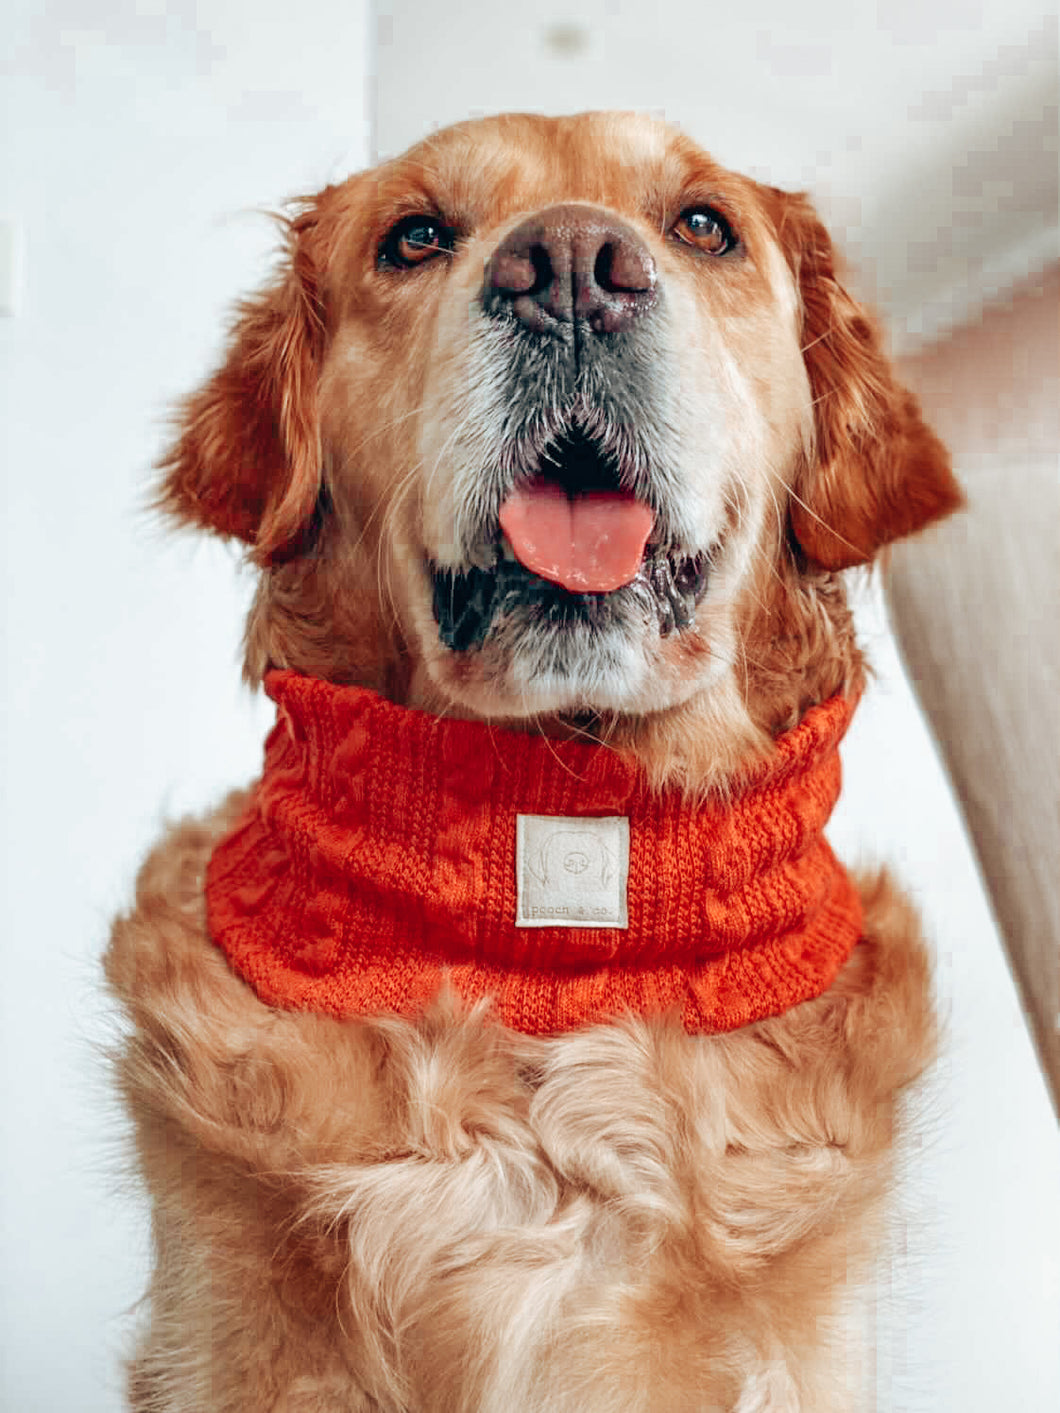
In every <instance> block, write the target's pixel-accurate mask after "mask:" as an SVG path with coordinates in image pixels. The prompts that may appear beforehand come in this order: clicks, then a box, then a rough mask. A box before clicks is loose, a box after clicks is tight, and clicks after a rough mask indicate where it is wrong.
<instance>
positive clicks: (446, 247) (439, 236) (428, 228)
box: [379, 216, 455, 270]
mask: <svg viewBox="0 0 1060 1413" xmlns="http://www.w3.org/2000/svg"><path fill="white" fill-rule="evenodd" d="M454 244H455V237H454V235H453V232H452V231H451V230H450V229H449V227H448V226H446V225H443V223H442V222H441V221H439V220H438V218H437V217H436V216H404V217H403V218H402V219H401V220H400V221H398V223H397V225H396V226H392V227H391V229H390V230H389V231H388V232H387V234H386V236H385V237H384V239H383V243H382V245H381V246H380V247H379V264H380V265H390V266H393V268H394V269H397V270H411V269H412V267H413V266H414V265H422V264H424V263H425V262H426V261H427V260H433V259H434V257H435V256H436V255H444V254H449V253H450V252H451V251H452V249H453V246H454Z"/></svg>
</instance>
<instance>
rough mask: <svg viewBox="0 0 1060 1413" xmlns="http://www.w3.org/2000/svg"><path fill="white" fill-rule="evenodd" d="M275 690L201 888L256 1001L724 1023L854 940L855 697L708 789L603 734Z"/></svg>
mask: <svg viewBox="0 0 1060 1413" xmlns="http://www.w3.org/2000/svg"><path fill="white" fill-rule="evenodd" d="M266 690H267V691H268V693H269V695H270V696H271V697H272V698H273V699H274V700H275V701H276V703H277V705H278V721H277V725H276V726H275V728H274V729H273V730H272V732H271V733H270V735H269V738H268V741H267V743H266V748H265V769H264V773H263V775H262V778H261V779H260V780H259V781H258V783H257V785H256V786H255V788H254V790H253V793H252V797H251V800H250V803H249V805H248V808H247V810H246V812H245V814H244V815H243V817H242V819H241V820H240V821H239V823H238V824H237V825H236V827H235V829H234V830H233V831H232V833H231V834H230V835H229V836H228V837H227V838H226V839H225V840H223V841H222V843H221V844H220V845H219V846H218V847H217V849H216V850H215V852H214V854H213V857H212V859H211V860H210V864H209V867H208V870H207V882H206V900H207V911H208V919H209V926H210V930H211V933H212V935H213V937H214V939H215V940H216V941H217V943H218V944H219V946H220V947H221V948H222V949H223V950H224V952H225V953H226V954H227V956H228V959H229V961H230V962H231V964H232V966H233V967H234V968H235V970H236V971H237V972H239V973H240V975H242V976H243V977H244V978H245V979H246V980H247V981H248V982H249V983H250V985H251V986H253V988H254V989H255V991H256V992H257V994H258V995H259V996H260V998H261V999H262V1000H263V1001H265V1002H267V1003H268V1004H270V1005H276V1006H285V1007H294V1008H299V1009H312V1010H318V1011H327V1012H330V1013H332V1014H334V1015H338V1016H355V1015H368V1014H379V1013H383V1012H398V1013H400V1014H404V1015H413V1014H415V1013H416V1012H417V1011H418V1010H419V1009H421V1008H422V1006H423V1005H424V1004H425V1003H426V1002H427V1001H428V1000H429V999H430V998H431V997H432V996H433V995H434V994H435V993H436V992H437V991H438V989H439V987H440V986H441V985H442V984H443V981H444V980H445V979H446V978H447V979H448V981H449V982H450V984H451V985H452V987H453V988H454V989H455V990H456V991H457V992H458V993H459V994H460V995H461V996H463V997H464V998H466V999H468V1000H473V999H477V998H479V997H483V996H488V997H491V998H493V1001H494V1003H495V1008H496V1014H497V1016H498V1017H499V1018H500V1020H502V1021H503V1022H504V1023H505V1024H506V1025H509V1026H512V1027H514V1028H515V1029H516V1030H521V1031H525V1032H529V1033H531V1034H548V1033H554V1032H558V1031H563V1030H569V1029H571V1028H573V1027H575V1026H580V1025H585V1024H587V1023H590V1022H594V1021H606V1020H609V1019H611V1018H613V1017H615V1016H617V1015H621V1014H623V1013H627V1012H633V1013H635V1014H638V1015H646V1014H653V1013H660V1012H673V1013H675V1014H676V1015H678V1016H679V1017H680V1019H681V1021H682V1022H683V1024H684V1026H685V1028H686V1029H687V1030H689V1031H693V1032H695V1031H719V1030H731V1029H734V1028H735V1027H736V1026H740V1025H746V1024H748V1023H749V1022H751V1021H754V1020H758V1019H761V1018H762V1017H764V1016H769V1015H776V1014H779V1013H780V1012H782V1011H785V1010H787V1009H788V1008H789V1007H791V1006H794V1005H797V1004H798V1003H799V1002H800V1001H805V1000H808V999H809V998H811V997H813V996H818V995H820V994H821V993H822V992H823V991H825V990H826V989H827V988H828V986H829V985H830V984H831V982H832V980H833V979H834V977H835V975H836V973H837V971H838V970H839V968H840V966H841V965H842V964H843V962H844V961H845V960H846V958H847V957H848V956H849V954H850V952H851V950H852V949H853V947H854V945H855V943H856V942H857V940H858V938H859V936H860V935H861V906H860V900H859V898H858V894H857V892H856V890H855V888H854V886H853V884H852V883H851V881H850V879H849V877H848V876H847V873H846V871H845V870H844V869H843V867H842V865H840V864H839V863H838V862H837V861H836V859H835V857H834V855H833V854H832V851H831V849H830V848H829V846H828V844H827V842H826V841H825V839H824V837H823V834H822V830H823V828H824V825H825V823H826V822H827V820H828V816H829V814H830V813H831V811H832V807H833V805H834V804H835V801H836V797H837V796H838V793H839V756H838V750H837V747H838V744H839V741H840V739H841V737H842V736H843V733H844V731H845V730H846V727H847V725H848V723H849V721H850V717H851V713H852V711H853V704H852V703H851V702H850V701H848V700H846V699H845V698H842V697H833V698H832V699H831V700H830V701H828V702H825V703H824V704H823V705H821V706H818V707H814V708H813V709H812V710H811V711H810V712H809V713H808V714H807V715H806V717H805V718H804V720H803V721H802V722H801V723H800V724H799V725H798V726H797V727H796V728H795V729H794V730H792V731H789V732H787V733H786V734H785V735H783V736H781V737H780V738H779V739H778V740H777V742H776V749H775V752H774V753H773V755H772V756H771V757H770V759H769V760H768V761H767V762H766V763H765V764H763V765H759V766H756V767H755V768H753V769H751V770H749V771H748V772H747V773H746V774H745V775H744V776H743V777H742V778H741V779H740V780H738V781H737V782H736V783H735V784H734V785H733V788H732V790H731V791H730V793H729V796H728V798H727V799H725V800H724V801H720V800H713V799H712V800H708V801H707V802H706V803H705V804H700V803H690V802H689V801H688V800H687V799H685V798H684V797H683V796H682V795H681V794H680V793H679V792H678V791H676V790H673V791H670V790H664V791H661V792H660V791H653V790H651V789H650V788H649V786H648V784H647V782H646V780H645V779H644V776H643V775H642V773H641V772H640V770H639V769H638V767H637V766H636V764H635V763H634V762H633V761H631V760H629V759H627V758H624V757H622V756H620V755H618V754H616V753H615V752H614V751H612V750H610V749H609V748H607V747H604V746H597V745H586V744H583V743H581V742H576V741H551V740H545V739H543V738H542V737H539V736H533V735H528V734H524V733H521V732H515V731H509V730H506V729H504V728H502V727H499V726H495V725H486V724H483V723H478V722H467V721H450V720H446V719H441V718H437V717H433V716H430V715H428V714H426V713H424V712H419V711H410V710H407V709H406V708H404V707H399V706H395V705H394V704H393V703H391V702H389V701H386V700H384V699H383V698H381V697H379V696H377V695H376V694H375V693H373V692H369V691H366V690H364V689H361V688H356V687H334V686H331V685H330V684H329V683H326V682H322V681H319V680H317V679H314V678H308V677H302V676H299V675H298V674H297V673H294V672H272V673H270V674H269V675H268V678H267V679H266Z"/></svg>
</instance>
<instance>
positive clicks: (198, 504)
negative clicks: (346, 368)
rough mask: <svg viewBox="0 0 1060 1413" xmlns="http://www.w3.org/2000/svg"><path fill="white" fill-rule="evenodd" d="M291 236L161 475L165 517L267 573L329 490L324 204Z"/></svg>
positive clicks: (292, 226) (184, 414)
mask: <svg viewBox="0 0 1060 1413" xmlns="http://www.w3.org/2000/svg"><path fill="white" fill-rule="evenodd" d="M326 196H327V192H324V193H321V196H320V197H318V198H316V199H315V201H314V202H313V203H312V204H310V205H307V206H306V207H305V208H304V209H303V210H301V211H300V212H299V213H298V214H297V215H295V216H294V217H293V218H292V219H290V220H289V221H288V222H287V225H286V247H287V248H286V251H285V258H284V260H283V262H282V264H281V267H280V269H279V271H278V273H277V276H276V278H275V279H274V281H273V282H272V283H271V284H270V285H268V286H267V287H266V288H265V289H264V290H261V291H260V292H259V293H258V294H256V295H254V296H252V297H251V298H250V299H248V300H246V301H244V303H243V304H241V305H240V307H239V310H238V312H237V316H236V321H235V324H234V326H233V329H232V333H231V337H230V339H229V344H228V348H227V351H226V354H225V358H224V361H223V362H222V364H221V366H220V368H218V370H217V371H216V372H215V373H214V375H213V377H212V378H210V379H209V381H208V382H206V383H205V384H204V386H203V387H201V388H200V389H199V390H198V391H197V392H195V393H193V394H192V395H191V397H189V398H188V399H187V401H186V402H185V403H184V405H183V407H182V408H181V410H180V413H179V417H178V423H177V436H176V439H175V440H174V442H173V444H172V446H171V447H170V448H169V450H168V452H167V453H166V455H165V456H164V457H163V459H162V461H161V463H160V470H161V471H162V483H161V486H160V488H159V493H158V498H157V503H158V505H159V507H160V508H161V509H162V510H163V511H165V512H166V513H167V514H170V515H172V516H174V517H175V518H176V519H178V520H182V521H184V522H186V523H191V524H193V525H198V526H200V527H201V528H203V529H207V530H213V531H214V532H215V533H217V534H220V535H226V536H235V537H236V538H238V539H241V540H243V541H245V542H246V543H247V544H249V545H250V546H252V550H253V555H254V558H255V559H256V560H257V562H258V563H259V564H262V565H265V564H270V563H275V562H276V561H277V560H281V559H284V558H286V557H289V556H290V555H291V554H292V553H296V552H297V550H298V548H299V546H300V545H301V544H302V543H304V540H305V536H306V533H307V529H308V527H309V525H310V524H311V521H312V517H313V513H314V511H315V509H316V505H317V501H318V497H319V495H320V489H321V469H320V468H321V445H320V424H319V418H318V412H317V383H318V379H319V374H320V363H321V359H322V357H323V351H324V337H325V332H324V314H323V302H322V298H321V294H320V280H321V275H322V270H321V264H322V261H321V254H320V250H319V246H320V244H321V238H320V233H319V229H318V227H319V225H320V213H321V202H322V200H323V198H324V197H326Z"/></svg>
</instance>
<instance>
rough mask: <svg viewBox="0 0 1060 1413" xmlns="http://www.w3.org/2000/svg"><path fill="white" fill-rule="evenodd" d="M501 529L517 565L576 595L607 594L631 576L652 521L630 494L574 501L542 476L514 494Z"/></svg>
mask: <svg viewBox="0 0 1060 1413" xmlns="http://www.w3.org/2000/svg"><path fill="white" fill-rule="evenodd" d="M500 522H501V529H502V530H503V531H504V533H505V534H506V535H507V536H508V540H509V542H510V544H511V547H512V549H513V551H514V552H515V557H516V559H517V560H518V561H519V563H520V564H522V565H525V567H526V568H527V569H529V570H531V571H532V572H533V573H534V574H539V575H540V576H541V578H542V579H548V580H550V581H551V582H552V583H553V584H562V585H563V587H564V588H565V589H570V590H571V592H573V593H579V594H606V593H610V592H611V590H612V589H620V588H621V587H622V585H623V584H628V583H629V581H630V580H631V579H632V578H634V577H635V575H636V573H637V570H638V569H639V568H640V563H641V560H642V559H643V558H644V546H645V544H646V543H647V540H648V536H649V535H650V534H651V529H652V526H653V525H654V523H655V516H654V515H653V514H652V512H651V510H650V509H649V508H648V506H646V505H645V504H644V503H643V501H639V500H635V499H634V498H633V496H631V495H630V494H629V492H628V491H589V492H588V493H587V494H585V495H580V496H576V497H575V498H574V499H573V500H572V499H571V498H570V497H569V496H568V495H567V492H566V491H565V490H564V489H563V487H562V486H558V485H556V483H555V482H554V481H546V480H545V479H544V478H543V477H538V478H537V480H535V481H531V482H530V483H529V484H528V485H525V486H519V487H518V488H517V489H516V490H514V491H513V492H512V493H511V495H510V496H509V497H508V499H507V500H506V501H505V502H504V504H503V505H502V506H501V509H500Z"/></svg>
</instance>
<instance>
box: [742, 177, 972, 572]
mask: <svg viewBox="0 0 1060 1413" xmlns="http://www.w3.org/2000/svg"><path fill="white" fill-rule="evenodd" d="M770 195H771V197H772V199H773V202H774V205H773V212H774V224H775V227H776V232H777V236H778V239H779V242H780V246H781V249H782V251H783V252H784V254H785V255H786V257H787V259H788V262H789V264H790V265H791V268H792V271H793V272H794V275H795V278H796V282H797V286H798V292H799V297H800V300H801V304H802V336H801V342H802V350H803V358H804V359H805V362H806V371H807V373H808V375H809V380H810V391H811V394H812V397H813V404H814V441H815V445H814V448H813V451H812V453H811V455H810V458H809V460H808V462H807V464H805V465H804V466H803V468H802V470H801V472H800V474H799V475H798V477H797V478H796V481H795V486H794V495H793V497H792V500H791V508H790V520H791V528H792V531H793V532H794V535H795V538H796V540H797V541H798V543H799V545H800V546H801V547H802V549H803V551H804V553H805V554H806V555H807V557H808V558H809V559H811V560H813V561H814V562H815V563H816V564H819V565H821V566H822V567H823V568H825V569H846V568H849V567H850V566H851V565H854V564H864V563H866V562H867V561H868V560H870V559H871V558H872V557H873V555H874V554H875V553H876V551H877V550H878V549H879V548H880V547H881V546H882V545H885V544H888V543H889V542H890V541H891V540H897V539H900V538H901V537H902V536H903V535H911V534H913V533H914V531H916V530H920V529H922V528H923V527H924V526H925V525H929V524H931V522H932V521H934V520H938V519H941V518H942V516H944V515H948V514H949V513H950V512H951V511H954V510H956V509H958V508H959V507H960V505H961V504H962V503H963V497H962V495H961V490H960V487H959V486H958V484H957V482H956V480H955V479H954V476H953V473H952V471H951V470H950V459H949V455H948V453H947V451H946V448H945V447H944V446H943V445H942V443H941V442H940V441H939V439H938V437H936V436H935V434H934V432H932V431H931V429H930V428H929V427H928V426H927V425H926V424H925V422H924V420H923V418H922V416H921V414H920V408H919V406H918V404H917V401H916V398H915V397H914V396H913V395H912V393H910V392H909V391H908V390H907V389H905V388H903V387H902V386H901V385H900V384H899V383H898V382H897V380H896V379H895V377H894V374H893V372H892V369H891V365H890V363H889V361H888V360H887V358H886V356H885V355H884V353H883V350H882V348H881V345H880V338H879V334H878V331H877V329H876V327H875V325H874V323H873V321H872V320H871V318H870V317H869V316H868V314H867V313H866V312H865V310H864V309H862V308H861V307H860V306H859V305H858V304H857V303H855V301H854V300H853V299H852V298H851V297H850V295H849V294H848V293H847V292H846V290H845V289H844V288H843V287H842V285H841V284H840V283H839V280H838V278H837V276H836V269H835V265H836V259H835V252H834V250H833V248H832V242H831V240H830V239H829V237H828V233H827V231H826V230H825V229H824V226H823V225H822V224H821V222H820V220H819V218H818V217H817V214H816V213H815V211H814V210H813V207H812V206H811V205H810V203H809V201H808V200H807V199H806V197H805V196H802V195H789V194H788V193H786V192H781V191H776V190H774V191H772V192H771V193H770Z"/></svg>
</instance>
